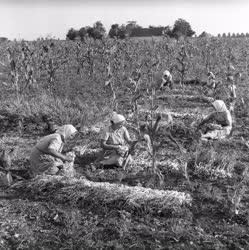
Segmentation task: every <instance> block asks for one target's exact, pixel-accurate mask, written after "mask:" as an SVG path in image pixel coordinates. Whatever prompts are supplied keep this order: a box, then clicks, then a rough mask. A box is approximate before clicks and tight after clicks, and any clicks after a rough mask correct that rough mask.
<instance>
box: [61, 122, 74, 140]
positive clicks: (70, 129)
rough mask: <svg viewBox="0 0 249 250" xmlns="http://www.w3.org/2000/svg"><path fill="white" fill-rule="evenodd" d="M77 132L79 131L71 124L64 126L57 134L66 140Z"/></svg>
mask: <svg viewBox="0 0 249 250" xmlns="http://www.w3.org/2000/svg"><path fill="white" fill-rule="evenodd" d="M76 132H77V129H76V128H75V127H74V126H73V125H71V124H67V125H63V126H61V127H59V128H58V129H57V130H56V133H58V134H60V135H62V136H63V138H64V139H65V140H66V139H68V138H69V137H70V136H71V135H72V134H74V133H76Z"/></svg>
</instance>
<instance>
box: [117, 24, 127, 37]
mask: <svg viewBox="0 0 249 250" xmlns="http://www.w3.org/2000/svg"><path fill="white" fill-rule="evenodd" d="M127 35H128V33H127V30H126V27H125V25H124V24H122V25H121V26H120V27H119V29H118V38H119V39H124V38H126V37H127Z"/></svg>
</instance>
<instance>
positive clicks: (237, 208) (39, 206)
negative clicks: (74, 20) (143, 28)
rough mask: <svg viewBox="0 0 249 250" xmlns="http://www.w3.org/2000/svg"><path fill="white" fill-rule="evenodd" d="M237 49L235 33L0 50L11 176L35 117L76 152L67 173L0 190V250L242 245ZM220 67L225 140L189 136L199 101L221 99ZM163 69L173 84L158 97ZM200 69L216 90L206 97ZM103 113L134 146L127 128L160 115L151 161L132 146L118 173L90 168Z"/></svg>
mask: <svg viewBox="0 0 249 250" xmlns="http://www.w3.org/2000/svg"><path fill="white" fill-rule="evenodd" d="M248 46H249V42H248V40H247V39H246V38H243V39H232V38H229V39H221V38H220V39H218V38H212V39H191V40H186V41H178V42H177V41H173V40H167V39H162V41H161V40H160V41H130V40H127V41H113V40H106V41H105V40H104V41H102V42H100V41H92V40H89V41H85V43H79V42H78V43H73V42H69V41H54V40H48V39H47V40H46V39H45V40H38V41H33V42H9V43H3V44H2V45H1V46H0V50H1V52H2V53H1V62H2V64H1V65H0V67H1V68H0V72H1V75H0V85H1V88H2V91H1V93H0V98H1V99H0V101H1V108H0V123H1V126H0V130H1V131H0V132H1V134H0V135H1V137H0V143H1V148H2V149H7V150H10V149H12V148H15V155H14V156H13V158H12V164H11V169H12V170H13V173H14V172H15V173H18V171H20V172H22V170H23V172H25V170H26V169H28V168H29V162H28V160H29V154H30V151H31V148H32V147H33V146H34V145H35V143H36V141H37V140H38V139H39V138H40V137H41V136H43V135H45V134H48V133H49V131H48V130H49V128H48V118H47V117H49V120H52V121H53V122H55V123H56V124H58V125H62V124H66V123H72V124H73V125H75V126H76V127H77V128H79V130H80V131H81V133H80V135H79V136H78V137H77V138H76V140H75V141H71V142H70V143H68V144H67V145H66V149H65V150H66V151H71V150H72V149H73V148H75V147H76V148H78V151H77V152H76V159H75V165H74V166H75V169H76V172H77V174H76V176H75V177H73V178H70V177H64V176H38V177H36V178H35V179H28V178H26V177H25V176H23V179H22V180H19V181H18V180H16V179H14V182H13V183H12V184H11V185H10V186H8V187H6V186H4V187H1V189H0V224H1V229H0V246H1V249H248V248H249V232H248V228H249V200H248V194H249V188H248V183H249V182H248V181H249V179H248V178H249V173H248V162H249V156H248V152H249V149H248V147H247V146H246V143H245V142H246V141H247V140H249V136H248V129H249V127H248V122H249V116H248V97H249V96H248ZM229 64H232V65H233V66H234V68H235V69H236V71H237V72H240V73H241V78H240V80H239V82H238V83H237V92H238V100H237V102H236V106H235V110H234V113H233V122H234V126H233V131H232V134H231V135H230V136H229V137H228V138H226V139H223V140H214V141H201V140H200V132H199V131H198V130H197V129H196V128H195V126H194V124H195V122H196V121H200V120H201V119H202V118H203V117H204V116H205V115H207V114H208V113H209V112H210V111H211V109H212V108H211V105H210V102H208V101H207V100H209V98H214V99H222V100H224V101H225V102H226V103H228V102H229V96H228V93H227V87H226V75H227V74H228V73H229V72H228V70H229V69H228V68H229V67H228V65H229ZM165 69H170V70H171V72H172V74H173V78H174V80H175V84H174V86H173V88H172V89H170V88H168V87H165V88H164V89H162V90H160V89H159V88H158V84H159V82H160V79H161V78H160V72H163V70H165ZM208 71H213V72H214V73H215V75H216V76H217V79H218V80H220V81H222V83H223V84H221V88H220V89H218V90H217V92H215V93H214V94H213V95H212V96H210V95H208V94H207V93H206V92H205V88H204V85H203V82H205V81H206V80H207V79H206V74H207V72H208ZM138 72H139V74H140V77H139V80H137V79H138V78H137V74H138ZM113 110H116V111H118V112H119V113H122V114H124V115H125V116H126V118H127V128H128V130H129V132H130V134H131V136H132V138H134V139H135V138H137V136H138V135H137V132H136V131H137V129H138V126H137V125H138V122H141V121H145V119H146V116H147V117H149V119H151V120H152V122H154V121H155V120H156V117H157V115H158V114H160V115H161V117H162V119H161V121H160V127H159V130H158V132H157V134H156V137H155V144H158V145H160V146H159V147H158V148H157V149H156V154H155V155H154V158H153V157H152V156H151V155H150V154H149V152H148V148H147V147H146V143H145V142H141V143H139V145H138V147H137V148H136V149H135V152H134V156H133V158H134V161H133V163H132V165H131V166H129V167H128V168H126V169H125V170H123V169H103V168H98V167H97V166H95V165H94V164H93V161H94V160H95V159H96V157H97V156H96V155H97V154H98V151H99V136H100V132H99V131H101V129H102V128H103V127H105V126H106V125H108V124H109V117H110V114H111V113H112V111H113ZM168 114H170V115H171V116H172V118H173V122H172V123H171V124H170V125H168V124H167V117H168ZM147 119H148V118H147ZM165 124H166V125H165ZM169 132H170V134H171V135H172V136H173V137H174V138H175V139H176V140H177V141H178V143H179V145H180V146H179V147H177V146H176V145H175V144H174V143H172V142H171V141H170V139H169V136H168V134H169ZM84 145H87V149H86V150H83V151H81V149H82V147H83V146H84Z"/></svg>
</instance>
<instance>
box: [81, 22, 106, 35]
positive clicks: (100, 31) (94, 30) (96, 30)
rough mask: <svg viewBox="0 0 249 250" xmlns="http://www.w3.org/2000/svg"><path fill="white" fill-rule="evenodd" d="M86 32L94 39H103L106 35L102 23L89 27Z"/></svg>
mask: <svg viewBox="0 0 249 250" xmlns="http://www.w3.org/2000/svg"><path fill="white" fill-rule="evenodd" d="M86 31H87V34H88V35H89V37H92V38H93V39H102V38H103V37H104V35H105V33H106V30H105V27H104V25H103V24H102V23H101V22H100V21H97V22H96V23H94V24H93V27H87V28H86Z"/></svg>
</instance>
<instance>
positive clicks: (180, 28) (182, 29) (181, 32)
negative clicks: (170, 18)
mask: <svg viewBox="0 0 249 250" xmlns="http://www.w3.org/2000/svg"><path fill="white" fill-rule="evenodd" d="M194 34H195V31H193V30H192V28H191V26H190V24H189V23H188V22H187V21H185V20H184V19H181V18H180V19H178V20H176V21H175V23H174V26H173V29H172V36H173V37H175V38H176V39H178V38H180V37H181V36H182V37H191V36H193V35H194Z"/></svg>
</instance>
